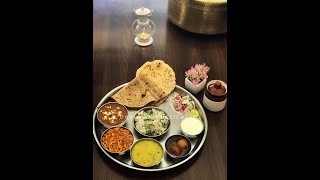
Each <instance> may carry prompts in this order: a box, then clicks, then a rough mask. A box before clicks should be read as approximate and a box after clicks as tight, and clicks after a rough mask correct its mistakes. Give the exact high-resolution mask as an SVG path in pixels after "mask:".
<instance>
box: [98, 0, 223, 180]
mask: <svg viewBox="0 0 320 180" xmlns="http://www.w3.org/2000/svg"><path fill="white" fill-rule="evenodd" d="M141 6H144V7H147V8H150V9H153V10H154V12H153V15H152V16H151V17H150V19H152V20H153V21H154V22H155V24H156V27H157V31H156V33H155V35H154V37H153V38H154V42H153V44H152V45H151V46H148V47H139V46H137V45H135V43H134V34H133V33H132V31H131V24H132V23H133V21H134V20H135V19H136V18H137V17H136V16H135V14H134V12H133V9H134V8H139V7H141ZM93 7H94V9H93V104H94V107H93V111H94V108H95V106H96V105H97V104H98V103H99V101H100V100H101V99H102V98H103V96H105V94H106V93H108V92H109V91H110V90H112V89H113V88H115V87H117V86H119V85H121V84H123V83H126V82H129V81H130V80H132V79H133V78H134V77H135V72H136V70H137V69H138V68H139V67H140V66H141V65H142V64H143V63H144V62H146V61H151V60H154V59H162V60H164V61H165V62H166V63H167V64H169V65H170V66H171V67H172V68H173V70H174V71H175V73H176V79H177V85H180V86H182V87H185V86H184V78H185V77H184V72H185V71H186V70H187V69H188V68H190V67H191V66H193V65H195V64H196V63H202V62H205V63H206V64H207V65H209V66H210V67H211V69H210V71H209V74H208V75H209V80H212V79H220V80H223V81H225V82H227V36H226V34H224V35H216V36H206V35H198V34H192V33H189V32H186V31H184V30H182V29H180V28H178V27H176V26H175V25H174V24H172V23H171V22H170V21H169V20H168V19H167V14H166V13H167V0H152V1H151V0H149V1H147V0H145V1H137V0H132V1H131V0H130V1H128V0H94V1H93ZM196 97H197V98H198V99H199V101H200V102H202V97H203V92H200V93H198V94H197V95H196ZM206 114H207V119H208V126H209V127H208V134H207V137H206V140H205V143H204V145H203V146H202V148H201V149H200V151H199V152H198V153H197V154H196V155H195V156H194V157H193V158H192V159H190V160H189V161H187V162H186V163H184V164H183V165H181V166H178V167H176V168H173V169H169V170H166V171H160V172H141V171H135V170H132V169H128V168H125V167H123V166H121V165H119V164H117V163H116V162H114V161H112V160H111V159H109V158H108V157H107V156H106V155H105V154H104V153H103V152H102V151H101V150H100V148H99V147H98V146H97V145H96V142H95V140H94V141H93V179H94V180H107V179H117V180H120V179H141V178H146V179H163V178H166V179H198V180H204V179H215V180H225V179H226V178H227V108H225V109H224V110H222V111H220V112H218V113H213V112H210V111H207V110H206Z"/></svg>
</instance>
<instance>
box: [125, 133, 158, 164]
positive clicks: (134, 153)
mask: <svg viewBox="0 0 320 180" xmlns="http://www.w3.org/2000/svg"><path fill="white" fill-rule="evenodd" d="M130 155H131V159H132V160H133V162H134V163H136V164H138V165H140V166H143V167H151V166H154V165H157V164H159V163H160V161H161V160H162V158H163V148H162V146H161V145H160V144H159V143H157V142H156V141H155V140H151V139H141V140H139V141H138V142H136V143H135V144H134V145H133V147H132V149H131V153H130Z"/></svg>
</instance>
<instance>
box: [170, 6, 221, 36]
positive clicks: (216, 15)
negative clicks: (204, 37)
mask: <svg viewBox="0 0 320 180" xmlns="http://www.w3.org/2000/svg"><path fill="white" fill-rule="evenodd" d="M168 18H169V20H170V21H171V22H172V23H174V24H175V25H177V26H178V27H180V28H182V29H184V30H186V31H190V32H193V33H199V34H210V35H213V34H222V33H226V32H227V0H169V1H168Z"/></svg>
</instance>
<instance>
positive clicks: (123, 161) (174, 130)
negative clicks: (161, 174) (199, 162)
mask: <svg viewBox="0 0 320 180" xmlns="http://www.w3.org/2000/svg"><path fill="white" fill-rule="evenodd" d="M126 84H127V83H126ZM126 84H123V85H121V86H118V87H116V88H115V89H113V90H112V91H110V92H109V93H108V94H106V95H105V96H104V97H103V98H102V99H101V100H100V102H99V104H98V105H97V107H96V109H95V111H94V113H93V136H94V138H95V141H96V143H97V145H98V146H99V147H100V149H101V151H103V152H104V154H105V155H106V156H107V157H108V158H110V159H112V160H113V161H115V162H117V163H118V164H120V165H122V166H124V167H127V168H130V169H134V170H139V171H163V170H167V169H171V168H174V167H177V166H179V165H181V164H183V163H185V162H187V161H188V160H189V159H191V158H192V157H193V156H194V155H195V154H196V153H197V152H198V151H199V150H200V148H201V147H202V145H203V143H204V142H205V139H206V136H207V132H208V121H207V117H206V114H205V111H204V109H203V107H202V105H201V104H200V102H199V101H198V100H197V98H195V97H194V96H193V95H192V94H191V93H189V92H188V91H187V90H185V89H184V88H182V87H180V86H178V85H176V87H175V89H174V90H173V92H172V93H171V94H170V95H169V97H168V98H167V99H166V100H165V101H164V102H163V103H162V104H161V105H160V106H158V108H160V109H162V110H163V111H165V112H166V113H167V114H168V115H169V117H170V123H171V124H170V127H169V130H168V131H167V132H166V133H165V134H163V135H162V136H160V137H156V138H154V139H156V140H158V141H159V142H160V143H161V145H162V147H163V148H164V149H165V141H166V140H167V138H169V137H170V136H172V135H175V134H182V133H181V129H180V123H181V121H182V120H183V119H184V117H183V116H182V115H181V114H179V113H177V112H175V111H174V110H173V109H172V106H171V102H170V99H171V97H173V95H174V93H182V92H184V93H186V94H188V95H189V96H190V97H191V99H192V100H194V102H195V106H196V109H197V110H198V111H199V114H200V116H201V120H202V121H203V123H204V127H205V128H204V131H202V133H201V134H200V135H199V136H198V137H196V138H190V140H191V149H192V150H191V152H190V154H189V155H188V156H186V157H184V158H181V159H173V158H171V157H170V156H169V155H168V154H166V153H165V154H164V157H163V159H162V161H161V163H160V164H159V165H157V166H155V167H152V168H143V167H140V166H138V165H136V164H134V163H133V161H132V160H131V158H130V153H126V154H124V155H114V154H111V153H108V152H107V151H105V150H104V149H103V147H102V146H101V144H100V137H101V134H102V133H103V131H104V130H106V127H104V126H103V125H102V124H100V122H99V121H98V119H97V110H98V108H99V107H100V106H101V105H102V104H104V103H106V102H109V101H111V100H112V99H111V96H112V95H113V94H115V93H116V92H117V91H118V90H120V89H121V88H122V87H124V86H125V85H126ZM140 109H141V108H140ZM138 110H139V109H131V108H128V119H127V122H126V123H125V124H124V127H126V128H128V129H129V130H130V131H131V132H132V133H133V135H134V142H136V141H137V140H139V139H141V138H145V136H142V135H141V134H139V133H138V132H137V131H136V130H135V128H134V120H133V118H134V116H135V114H136V113H137V112H138Z"/></svg>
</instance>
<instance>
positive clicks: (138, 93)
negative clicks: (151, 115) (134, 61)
mask: <svg viewBox="0 0 320 180" xmlns="http://www.w3.org/2000/svg"><path fill="white" fill-rule="evenodd" d="M152 94H153V92H152V93H151V92H150V90H149V88H148V86H146V85H145V83H144V82H142V81H141V80H140V79H139V78H137V77H136V78H134V79H133V80H132V81H130V82H129V83H128V84H127V85H126V86H124V87H123V88H122V89H120V90H119V91H118V92H117V93H115V94H114V95H113V96H112V98H113V99H114V100H115V101H117V102H118V103H120V104H123V105H125V106H127V107H132V108H139V107H143V106H146V105H147V104H149V103H152V102H156V101H157V100H156V99H155V97H154V96H153V95H152Z"/></svg>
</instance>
